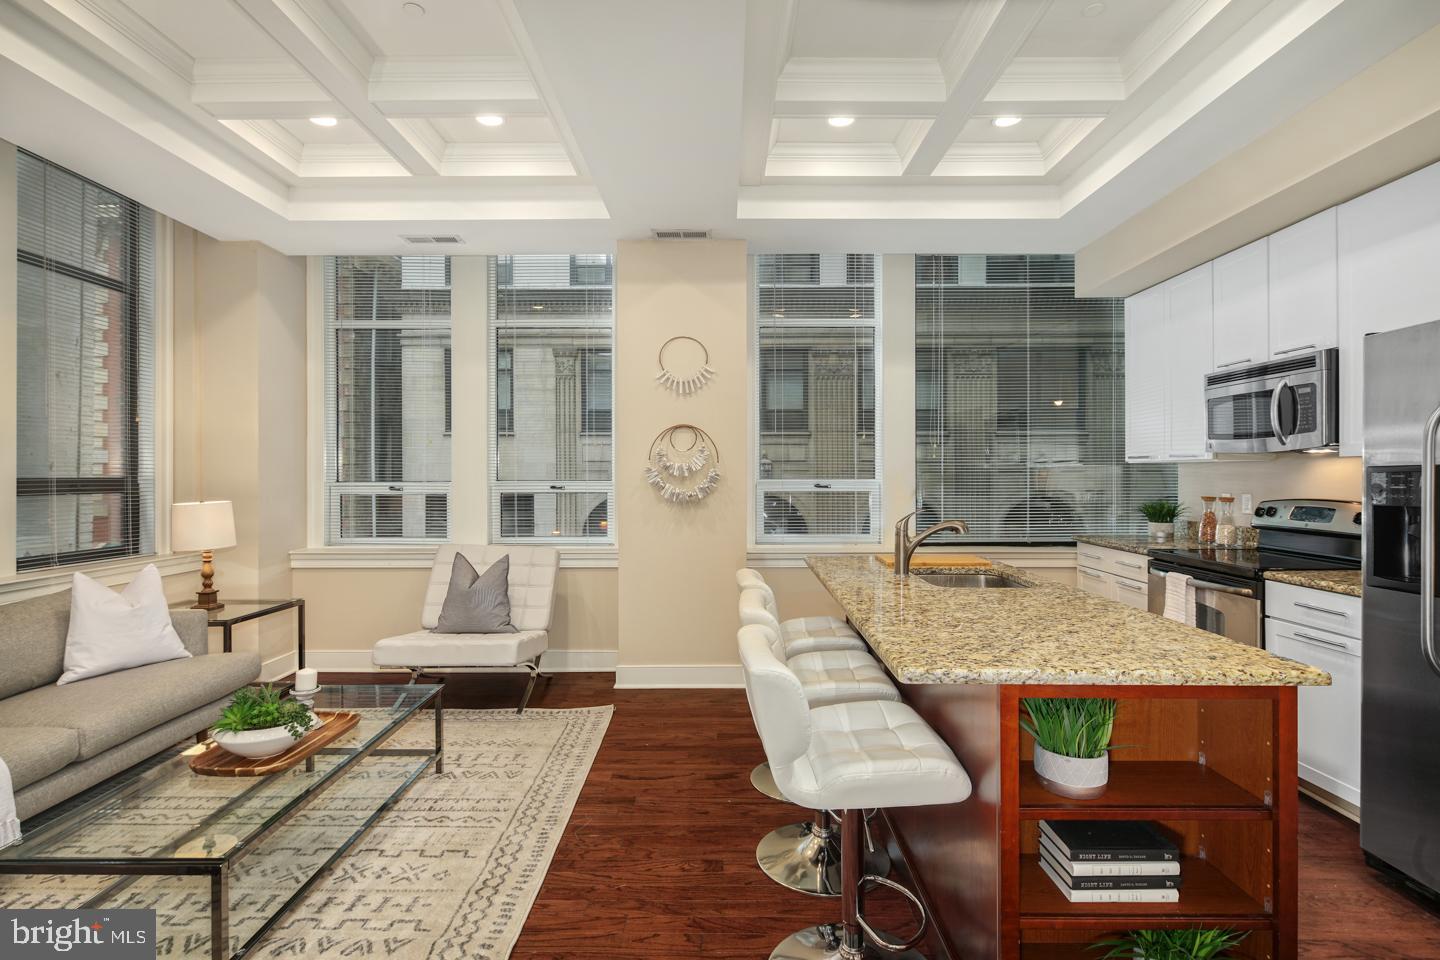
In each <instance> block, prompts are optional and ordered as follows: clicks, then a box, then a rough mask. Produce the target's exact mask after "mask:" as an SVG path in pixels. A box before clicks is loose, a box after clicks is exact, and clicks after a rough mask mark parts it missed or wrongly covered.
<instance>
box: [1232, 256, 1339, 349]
mask: <svg viewBox="0 0 1440 960" xmlns="http://www.w3.org/2000/svg"><path fill="white" fill-rule="evenodd" d="M1332 253H1333V250H1332ZM1269 257H1270V254H1269V240H1268V238H1261V239H1259V240H1256V241H1255V242H1254V243H1252V244H1249V245H1247V246H1243V247H1241V248H1240V249H1239V250H1235V251H1232V252H1230V253H1227V254H1225V256H1223V257H1221V258H1220V259H1218V260H1216V261H1215V369H1216V370H1225V369H1227V368H1229V367H1242V366H1245V365H1246V364H1250V363H1264V362H1265V360H1266V359H1267V358H1268V357H1269V356H1270V336H1271V335H1270V332H1269V327H1270V294H1269V286H1270V266H1269ZM1207 372H1208V371H1207Z"/></svg>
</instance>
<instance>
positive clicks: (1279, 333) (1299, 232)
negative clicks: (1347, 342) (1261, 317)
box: [1268, 207, 1339, 360]
mask: <svg viewBox="0 0 1440 960" xmlns="http://www.w3.org/2000/svg"><path fill="white" fill-rule="evenodd" d="M1337 219H1338V217H1337V215H1336V210H1335V208H1334V207H1331V208H1330V209H1329V210H1325V211H1322V212H1320V213H1317V214H1315V216H1313V217H1309V218H1307V219H1305V220H1301V221H1300V222H1299V223H1297V224H1295V225H1294V226H1290V227H1286V228H1285V229H1284V230H1281V231H1280V232H1279V233H1274V234H1271V235H1270V278H1269V284H1268V285H1269V291H1270V309H1269V315H1270V324H1269V330H1270V357H1271V359H1275V360H1282V359H1284V358H1285V357H1287V356H1291V355H1293V354H1299V353H1305V352H1307V351H1311V350H1323V349H1325V348H1326V347H1333V346H1335V344H1336V342H1337V338H1338V336H1339V331H1338V328H1337V321H1336V317H1337V309H1338V304H1339V300H1338V294H1337V276H1338V271H1339V266H1338V261H1337V250H1336V221H1337Z"/></svg>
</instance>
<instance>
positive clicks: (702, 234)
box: [650, 230, 710, 240]
mask: <svg viewBox="0 0 1440 960" xmlns="http://www.w3.org/2000/svg"><path fill="white" fill-rule="evenodd" d="M650 233H651V235H652V236H654V237H655V239H656V240H709V239H710V231H709V230H651V231H650Z"/></svg>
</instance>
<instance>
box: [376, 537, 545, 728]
mask: <svg viewBox="0 0 1440 960" xmlns="http://www.w3.org/2000/svg"><path fill="white" fill-rule="evenodd" d="M456 553H463V554H464V555H465V558H466V559H467V560H469V561H470V563H471V564H473V565H474V567H475V569H476V570H477V571H479V572H481V573H484V572H485V569H486V568H487V567H489V566H490V565H491V564H492V563H494V562H495V561H497V560H499V559H500V558H501V557H504V556H509V557H510V590H509V594H510V622H511V623H513V624H514V625H515V632H514V633H435V632H434V630H435V625H436V624H437V623H439V622H440V608H441V607H442V606H443V605H444V603H445V593H446V591H447V590H448V589H449V586H450V568H451V566H452V565H453V564H454V563H455V554H456ZM559 568H560V554H559V553H558V552H557V551H556V550H555V549H554V548H553V547H523V546H513V545H508V544H506V545H489V546H487V545H484V544H463V543H462V544H456V543H447V544H442V545H441V547H440V548H439V549H438V550H436V551H435V565H434V566H433V567H431V568H430V583H429V585H428V586H427V587H426V588H425V607H424V609H423V610H422V611H421V613H420V626H421V627H422V628H424V629H421V630H417V631H415V632H414V633H406V634H401V635H400V636H398V637H386V638H385V639H384V640H381V641H380V642H379V643H377V644H375V649H374V650H373V651H372V653H371V660H372V661H373V662H374V664H375V666H377V667H383V668H390V669H394V668H397V667H398V668H400V669H403V670H409V671H410V682H411V683H414V682H415V681H416V679H418V678H419V677H421V676H425V675H432V674H445V673H486V672H494V671H506V670H513V669H523V670H525V671H527V672H528V673H529V674H530V679H529V682H528V683H526V685H525V695H524V697H522V698H521V700H520V708H519V709H518V710H517V711H516V713H524V712H525V705H526V704H528V703H529V702H530V694H531V692H533V691H534V689H535V678H536V677H538V676H540V675H541V674H540V656H541V654H543V653H544V652H545V650H546V648H547V647H548V646H549V645H550V611H551V608H552V607H553V606H554V602H555V573H556V571H557V570H558V569H559Z"/></svg>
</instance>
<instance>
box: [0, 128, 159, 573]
mask: <svg viewBox="0 0 1440 960" xmlns="http://www.w3.org/2000/svg"><path fill="white" fill-rule="evenodd" d="M17 163H18V180H19V190H18V193H19V196H18V201H19V217H18V222H17V235H16V240H17V244H16V246H17V259H18V264H17V280H18V287H19V296H18V302H17V308H18V310H17V312H18V318H17V319H18V337H17V343H16V347H17V350H18V354H17V360H18V362H17V369H16V387H15V389H16V390H17V399H18V418H17V423H16V427H17V443H18V448H17V450H16V455H17V474H16V494H17V500H16V510H15V512H16V517H15V519H16V530H15V558H16V566H17V568H18V569H21V570H29V569H35V568H39V567H52V566H59V565H61V564H69V563H81V562H85V561H89V560H101V559H107V558H112V557H122V556H134V555H144V554H149V553H153V552H154V551H155V544H154V529H155V423H154V393H155V390H154V387H155V383H154V366H155V359H154V358H155V335H154V330H155V327H154V315H155V305H154V287H155V249H154V215H153V214H152V213H151V212H150V211H149V210H147V209H146V208H144V207H142V206H140V205H139V204H138V203H136V202H135V201H133V200H129V199H126V198H125V197H122V196H120V195H118V194H116V193H114V192H112V191H110V190H107V189H105V188H104V187H102V186H100V185H99V184H96V183H92V182H91V181H89V180H85V179H83V178H81V177H79V176H76V175H75V174H73V173H70V172H68V171H66V170H64V169H62V168H60V167H57V166H55V165H53V164H51V163H48V162H46V161H45V160H42V159H40V158H39V157H37V156H34V155H33V154H29V153H26V152H24V151H20V152H19V154H18V160H17Z"/></svg>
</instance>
